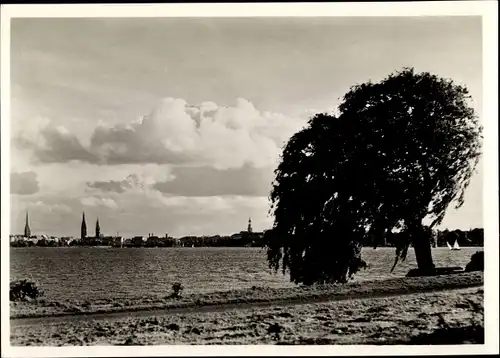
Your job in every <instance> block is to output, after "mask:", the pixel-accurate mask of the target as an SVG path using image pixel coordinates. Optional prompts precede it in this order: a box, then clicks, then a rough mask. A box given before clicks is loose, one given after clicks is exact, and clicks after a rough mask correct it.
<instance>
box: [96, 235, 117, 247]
mask: <svg viewBox="0 0 500 358" xmlns="http://www.w3.org/2000/svg"><path fill="white" fill-rule="evenodd" d="M100 237H101V240H100V241H101V245H104V246H113V244H114V242H115V238H114V237H113V236H102V234H101V236H100Z"/></svg>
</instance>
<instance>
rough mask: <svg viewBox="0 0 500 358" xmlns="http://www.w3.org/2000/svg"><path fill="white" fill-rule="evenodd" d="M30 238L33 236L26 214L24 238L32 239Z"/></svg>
mask: <svg viewBox="0 0 500 358" xmlns="http://www.w3.org/2000/svg"><path fill="white" fill-rule="evenodd" d="M30 236H31V229H30V225H29V222H28V212H26V223H25V224H24V237H30Z"/></svg>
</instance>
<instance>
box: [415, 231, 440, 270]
mask: <svg viewBox="0 0 500 358" xmlns="http://www.w3.org/2000/svg"><path fill="white" fill-rule="evenodd" d="M411 234H412V244H413V249H414V250H415V257H416V259H417V265H418V270H419V272H420V275H423V276H430V275H434V274H435V272H436V267H435V266H434V262H433V261H432V250H431V240H430V237H428V236H427V235H426V232H425V230H424V228H423V226H422V225H421V224H420V225H415V226H413V228H412V230H411Z"/></svg>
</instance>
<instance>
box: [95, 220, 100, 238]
mask: <svg viewBox="0 0 500 358" xmlns="http://www.w3.org/2000/svg"><path fill="white" fill-rule="evenodd" d="M95 237H101V228H100V226H99V218H97V221H96V222H95Z"/></svg>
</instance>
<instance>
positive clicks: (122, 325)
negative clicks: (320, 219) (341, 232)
mask: <svg viewBox="0 0 500 358" xmlns="http://www.w3.org/2000/svg"><path fill="white" fill-rule="evenodd" d="M483 307H484V306H483V289H482V288H467V289H455V290H448V291H442V292H430V293H420V294H407V295H402V296H397V297H394V296H393V297H384V298H382V297H380V298H364V299H352V300H344V301H332V302H325V303H315V304H295V305H289V306H284V305H280V304H275V305H271V306H268V307H260V308H251V307H249V308H246V309H230V310H225V311H221V312H208V313H201V312H195V311H194V312H192V313H183V314H170V315H164V316H150V317H133V318H130V317H115V318H114V319H109V320H85V321H75V322H71V321H69V322H61V323H55V322H53V321H51V320H47V321H46V322H45V324H43V325H31V326H29V325H28V326H12V327H11V344H12V345H22V346H24V345H37V346H40V345H45V346H64V345H157V344H398V343H399V344H457V343H483V342H482V340H484V338H483V337H484V328H483V322H484V317H483V309H484V308H483Z"/></svg>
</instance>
